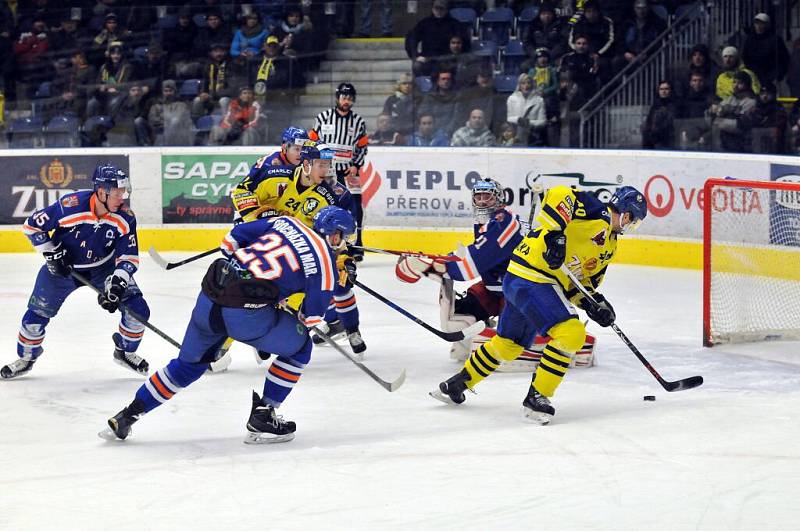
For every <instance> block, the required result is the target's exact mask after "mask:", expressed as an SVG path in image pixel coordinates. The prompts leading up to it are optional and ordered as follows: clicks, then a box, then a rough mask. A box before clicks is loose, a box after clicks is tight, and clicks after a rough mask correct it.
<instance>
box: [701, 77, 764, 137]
mask: <svg viewBox="0 0 800 531" xmlns="http://www.w3.org/2000/svg"><path fill="white" fill-rule="evenodd" d="M720 75H722V74H720ZM731 79H732V81H733V93H732V94H731V95H730V96H728V97H727V98H725V99H723V100H722V102H721V103H720V104H719V105H717V104H715V105H712V106H711V108H710V109H709V110H708V114H709V116H710V117H711V118H713V124H712V128H713V129H712V130H713V133H714V137H717V135H718V136H719V142H718V144H719V146H717V145H716V144H717V142H715V146H714V147H721V148H722V149H723V150H724V151H728V152H732V153H741V152H745V153H746V152H750V151H752V149H751V147H752V146H751V145H750V144H751V142H750V137H749V133H750V128H751V126H752V117H753V111H754V110H755V107H756V95H755V94H754V93H753V88H752V86H753V77H752V76H751V74H749V73H748V72H745V71H737V72H734V73H733V74H732V75H731ZM759 89H760V87H759Z"/></svg>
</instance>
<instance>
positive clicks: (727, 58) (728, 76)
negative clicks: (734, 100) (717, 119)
mask: <svg viewBox="0 0 800 531" xmlns="http://www.w3.org/2000/svg"><path fill="white" fill-rule="evenodd" d="M722 67H723V69H724V70H723V71H722V73H721V74H720V75H719V76H717V82H716V85H715V90H714V91H715V93H716V95H717V97H718V98H719V99H721V100H724V99H726V98H730V97H731V96H733V93H734V83H735V78H736V74H737V73H739V72H744V73H746V74H747V75H748V77H749V78H750V85H751V89H752V90H753V91H757V92H760V91H761V83H759V80H758V77H757V76H756V75H755V74H754V73H753V71H752V70H750V69H749V68H746V67H745V66H744V65H743V64H742V62H741V61H740V60H739V50H737V49H736V48H734V47H733V46H727V47H726V48H724V49H723V50H722Z"/></svg>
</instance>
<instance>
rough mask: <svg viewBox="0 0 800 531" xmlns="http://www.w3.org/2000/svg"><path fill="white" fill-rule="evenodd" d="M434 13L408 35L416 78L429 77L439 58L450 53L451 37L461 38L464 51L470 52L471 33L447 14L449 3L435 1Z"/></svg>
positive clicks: (421, 21)
mask: <svg viewBox="0 0 800 531" xmlns="http://www.w3.org/2000/svg"><path fill="white" fill-rule="evenodd" d="M431 11H432V14H431V16H429V17H426V18H423V19H422V20H420V21H419V22H417V25H416V26H414V28H413V29H412V30H411V31H410V32H409V33H408V35H406V53H407V54H408V57H409V58H411V60H412V61H413V64H412V71H413V72H414V75H417V76H420V75H430V74H431V73H432V72H433V71H434V69H435V63H436V61H437V59H438V58H440V57H443V56H446V55H447V54H448V53H449V50H450V37H452V36H453V35H459V36H461V42H462V43H463V50H464V51H465V52H468V51H469V49H470V41H469V34H468V32H467V30H466V28H464V26H463V25H462V24H461V23H460V22H458V21H457V20H456V19H454V18H453V17H451V16H450V15H449V14H448V12H447V0H434V2H433V6H432V8H431Z"/></svg>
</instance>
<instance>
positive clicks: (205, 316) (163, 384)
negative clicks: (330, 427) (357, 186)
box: [99, 206, 356, 444]
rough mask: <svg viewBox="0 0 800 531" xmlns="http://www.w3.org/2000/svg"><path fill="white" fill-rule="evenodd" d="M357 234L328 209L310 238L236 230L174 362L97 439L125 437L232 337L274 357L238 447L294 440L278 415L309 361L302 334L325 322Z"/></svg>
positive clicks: (264, 226) (263, 228)
mask: <svg viewBox="0 0 800 531" xmlns="http://www.w3.org/2000/svg"><path fill="white" fill-rule="evenodd" d="M355 230H356V226H355V220H354V219H353V217H352V215H350V213H349V212H347V211H345V210H343V209H341V208H338V207H335V206H327V207H325V208H323V209H322V210H320V211H319V213H318V214H317V215H316V217H315V218H314V222H313V229H311V228H309V227H307V226H306V225H305V224H303V223H302V222H301V221H300V220H298V219H296V218H293V217H290V216H280V217H276V218H271V219H261V220H257V221H253V222H250V223H241V224H239V225H236V226H235V227H234V228H233V229H232V230H231V231H230V232H229V233H228V235H227V236H225V239H224V240H223V242H222V245H221V246H220V248H221V250H222V251H223V253H224V254H225V255H226V256H227V258H219V259H217V260H216V261H214V262H213V263H212V264H211V266H210V267H209V269H208V271H207V273H206V276H205V278H204V279H203V282H202V290H201V292H200V294H199V295H198V296H197V302H196V303H195V307H194V310H193V311H192V317H191V320H190V321H189V326H188V327H187V329H186V334H185V335H184V337H183V341H182V346H181V350H180V352H179V353H178V357H176V358H174V359H173V360H172V361H170V362H169V364H168V365H167V366H166V367H164V368H163V369H160V370H158V371H156V372H155V373H154V374H153V375H152V376H151V377H150V378H149V379H148V380H147V381H146V382H145V384H144V385H142V386H141V387H140V388H139V390H138V391H137V392H136V397H135V398H134V400H133V401H132V402H131V403H130V405H128V406H127V407H126V408H124V409H123V410H122V411H120V412H119V413H117V414H116V415H114V417H112V418H110V419H109V420H108V425H109V429H107V430H105V431H102V432H100V433H99V435H100V436H101V437H103V438H106V439H115V438H116V439H125V438H126V437H128V436H129V435H130V433H131V425H132V424H133V423H134V422H136V421H137V420H139V418H140V417H141V416H142V415H144V414H145V413H148V412H150V411H152V410H153V409H155V408H156V407H158V406H160V405H161V404H163V403H165V402H166V401H167V400H169V399H170V398H172V397H173V396H175V394H176V393H177V392H179V391H181V390H182V389H184V388H186V387H187V386H189V385H190V384H191V383H192V382H194V381H196V380H197V379H198V378H200V376H202V375H203V373H204V372H205V371H206V369H207V368H208V365H209V362H211V361H213V359H214V355H215V354H216V352H217V350H218V349H219V346H220V345H221V344H222V342H223V341H224V340H225V338H227V337H232V338H233V339H235V340H236V341H240V342H242V343H246V344H248V345H251V346H253V347H255V348H256V349H258V350H261V351H267V352H272V353H273V354H274V355H276V356H277V357H276V358H275V359H274V360H273V362H272V365H271V366H270V367H269V370H268V371H267V375H266V379H265V380H264V391H263V395H262V396H259V395H258V393H256V392H255V391H254V392H253V403H252V409H251V412H250V418H249V419H248V421H247V430H248V432H249V434H248V436H247V438H246V439H245V442H247V443H254V444H260V443H265V442H284V441H289V440H291V439H293V438H294V432H295V423H294V422H288V421H285V420H283V418H282V417H281V416H279V415H277V414H276V413H275V410H276V409H277V408H278V407H280V405H281V404H282V403H283V402H284V401H285V400H286V398H287V396H288V395H289V393H290V392H291V391H292V388H293V387H294V386H295V385H296V384H297V382H298V381H299V380H300V377H301V376H302V374H303V370H304V369H305V367H306V366H307V365H308V363H309V362H310V360H311V349H312V341H311V338H310V336H309V333H308V329H307V327H312V326H316V325H318V324H320V323H321V322H322V316H323V314H324V313H325V311H326V309H327V308H328V303H329V301H330V300H331V296H332V295H333V289H334V285H335V284H336V276H337V275H336V260H335V258H334V251H335V250H337V249H339V248H340V247H342V246H343V245H344V242H345V239H346V238H347V236H349V235H351V234H353V233H355ZM298 293H302V294H304V295H305V297H304V298H303V302H302V305H301V307H300V310H299V312H297V314H296V315H294V314H291V313H288V312H285V311H283V310H281V309H279V308H278V303H279V301H284V300H285V299H287V298H288V297H289V296H291V295H294V294H298Z"/></svg>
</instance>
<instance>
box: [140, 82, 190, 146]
mask: <svg viewBox="0 0 800 531" xmlns="http://www.w3.org/2000/svg"><path fill="white" fill-rule="evenodd" d="M191 129H192V121H191V117H190V114H189V107H188V106H187V105H186V103H184V102H182V101H181V100H179V99H178V85H177V84H176V83H175V81H174V80H172V79H165V80H164V82H163V83H162V84H161V97H160V98H159V99H158V100H157V101H156V102H155V103H154V104H153V105H152V106H151V107H150V111H149V112H148V113H147V120H146V121H144V120H139V121H137V122H136V137H137V138H139V139H141V140H143V141H144V142H145V144H146V145H150V144H152V145H154V146H188V145H191V144H192V142H191V140H192V139H191V132H192V131H191Z"/></svg>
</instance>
